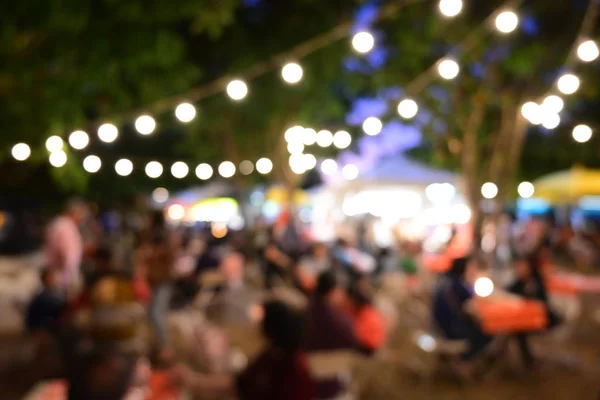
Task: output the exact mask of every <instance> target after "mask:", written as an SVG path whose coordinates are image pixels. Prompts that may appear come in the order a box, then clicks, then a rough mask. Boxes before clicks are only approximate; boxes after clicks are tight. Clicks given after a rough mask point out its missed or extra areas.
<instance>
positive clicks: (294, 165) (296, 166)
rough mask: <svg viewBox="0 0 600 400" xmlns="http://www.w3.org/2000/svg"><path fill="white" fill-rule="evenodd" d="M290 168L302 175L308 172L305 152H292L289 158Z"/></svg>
mask: <svg viewBox="0 0 600 400" xmlns="http://www.w3.org/2000/svg"><path fill="white" fill-rule="evenodd" d="M289 165H290V169H291V170H292V172H293V173H295V174H297V175H300V174H303V173H305V172H306V160H305V159H304V154H292V155H291V156H290V159H289Z"/></svg>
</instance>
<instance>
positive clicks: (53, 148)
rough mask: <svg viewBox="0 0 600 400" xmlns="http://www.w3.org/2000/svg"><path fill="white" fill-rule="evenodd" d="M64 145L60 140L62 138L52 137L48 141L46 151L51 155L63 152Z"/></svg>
mask: <svg viewBox="0 0 600 400" xmlns="http://www.w3.org/2000/svg"><path fill="white" fill-rule="evenodd" d="M63 145H64V142H63V140H62V139H61V138H60V136H50V137H49V138H48V139H47V140H46V149H47V150H48V151H49V152H50V153H54V152H57V151H60V150H62V148H63Z"/></svg>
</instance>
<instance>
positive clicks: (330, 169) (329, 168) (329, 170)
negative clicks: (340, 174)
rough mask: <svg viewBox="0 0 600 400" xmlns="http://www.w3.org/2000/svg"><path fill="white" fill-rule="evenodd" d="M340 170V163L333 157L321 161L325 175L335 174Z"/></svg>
mask: <svg viewBox="0 0 600 400" xmlns="http://www.w3.org/2000/svg"><path fill="white" fill-rule="evenodd" d="M337 170H338V164H337V162H336V161H335V160H332V159H330V158H329V159H327V160H323V162H322V163H321V172H322V173H323V174H324V175H328V176H329V175H333V174H335V173H336V172H337Z"/></svg>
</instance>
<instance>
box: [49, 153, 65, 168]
mask: <svg viewBox="0 0 600 400" xmlns="http://www.w3.org/2000/svg"><path fill="white" fill-rule="evenodd" d="M49 161H50V164H51V165H52V166H53V167H56V168H60V167H62V166H64V165H65V164H66V163H67V153H65V152H64V151H62V150H58V151H54V152H52V153H50V157H49Z"/></svg>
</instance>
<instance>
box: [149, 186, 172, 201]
mask: <svg viewBox="0 0 600 400" xmlns="http://www.w3.org/2000/svg"><path fill="white" fill-rule="evenodd" d="M152 200H154V201H155V202H156V203H165V202H166V201H167V200H169V191H168V190H167V189H165V188H161V187H159V188H156V189H154V191H153V192H152Z"/></svg>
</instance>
